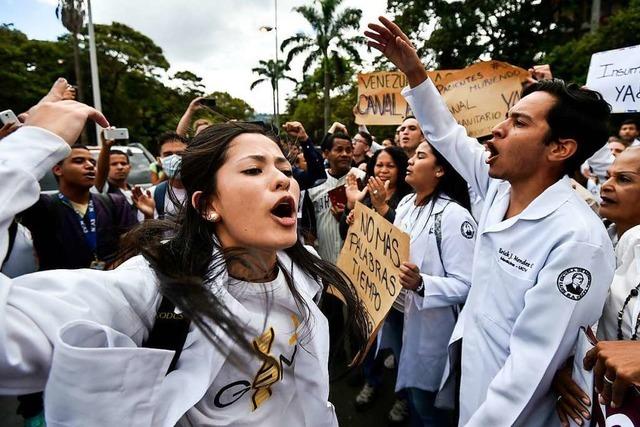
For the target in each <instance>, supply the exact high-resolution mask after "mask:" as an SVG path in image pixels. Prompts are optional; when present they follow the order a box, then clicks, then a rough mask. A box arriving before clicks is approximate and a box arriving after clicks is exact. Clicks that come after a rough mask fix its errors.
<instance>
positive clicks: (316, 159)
mask: <svg viewBox="0 0 640 427" xmlns="http://www.w3.org/2000/svg"><path fill="white" fill-rule="evenodd" d="M282 127H283V128H284V130H285V132H287V134H289V135H291V136H292V137H294V138H296V139H297V140H298V142H299V143H300V148H302V154H303V156H304V159H305V161H306V162H307V170H306V171H301V172H297V173H296V174H295V176H294V177H295V179H296V181H298V184H300V189H301V190H305V189H307V188H311V187H313V184H314V183H315V182H316V181H318V180H320V179H326V178H327V173H326V171H325V170H324V160H323V159H322V156H321V155H320V153H318V152H317V151H316V149H315V147H314V146H313V141H311V138H310V137H309V135H308V134H307V132H306V131H305V129H304V126H303V125H302V123H300V122H287V123H285V124H284V125H282Z"/></svg>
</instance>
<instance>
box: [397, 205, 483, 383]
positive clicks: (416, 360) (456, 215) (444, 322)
mask: <svg viewBox="0 0 640 427" xmlns="http://www.w3.org/2000/svg"><path fill="white" fill-rule="evenodd" d="M444 197H446V196H444ZM444 197H439V198H438V199H437V200H436V201H435V204H434V205H433V210H432V202H429V203H428V204H427V205H426V206H423V207H416V206H415V200H416V195H415V194H409V195H407V196H405V197H404V198H403V199H402V200H401V201H400V203H399V204H398V208H397V209H396V219H395V221H394V225H396V226H397V227H399V228H401V229H402V230H404V231H405V232H407V233H408V234H409V235H410V236H411V244H410V250H409V256H410V259H411V262H412V263H414V264H416V265H417V266H418V267H419V268H420V274H421V276H422V280H423V283H424V297H421V296H419V295H418V294H417V293H415V292H408V293H407V297H406V298H405V304H404V330H403V336H402V351H401V353H400V360H399V364H398V377H397V379H396V390H401V389H403V388H407V387H415V388H419V389H422V390H427V391H437V390H438V388H439V387H440V380H441V378H442V373H443V371H444V367H445V363H446V360H447V343H448V342H449V338H450V337H451V332H452V331H453V327H454V326H455V324H456V320H457V318H458V305H459V304H463V303H464V301H465V299H466V298H467V294H468V292H469V287H470V286H471V263H470V262H469V260H470V259H471V258H472V257H473V246H474V238H475V231H476V223H475V221H474V220H473V218H472V216H471V214H470V213H469V211H467V210H466V209H465V208H463V207H462V206H460V205H458V204H457V203H456V202H454V201H451V200H449V199H448V198H444ZM436 215H441V221H440V228H441V232H440V236H441V243H440V250H441V252H442V254H440V251H439V250H438V243H437V241H436V235H437V232H436V231H435V229H434V228H435V218H436Z"/></svg>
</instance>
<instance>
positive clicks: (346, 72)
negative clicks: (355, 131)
mask: <svg viewBox="0 0 640 427" xmlns="http://www.w3.org/2000/svg"><path fill="white" fill-rule="evenodd" d="M323 82H324V70H323V69H322V68H321V67H318V68H315V69H314V70H313V72H312V73H311V74H309V75H308V76H306V78H305V79H304V80H302V81H300V82H298V84H297V85H296V88H295V90H294V94H293V95H292V96H290V97H289V98H288V100H287V111H288V114H287V115H286V116H285V120H298V121H300V122H302V123H303V124H304V126H305V129H306V130H307V133H308V134H309V135H311V136H312V137H313V138H314V139H315V140H316V142H318V143H319V142H320V138H322V136H323V135H324V133H325V132H326V130H327V127H325V126H324V85H323ZM329 83H330V85H331V87H332V88H333V90H332V92H333V94H334V96H332V97H331V101H330V110H331V116H330V122H333V121H338V122H340V123H343V124H344V125H346V126H347V127H348V128H349V129H352V128H353V127H354V126H355V124H354V123H355V122H354V116H353V111H352V110H353V106H354V105H355V104H356V96H357V87H356V81H355V70H354V68H353V64H352V62H351V61H350V60H348V59H346V58H338V59H336V60H335V61H334V63H333V66H332V67H331V68H329Z"/></svg>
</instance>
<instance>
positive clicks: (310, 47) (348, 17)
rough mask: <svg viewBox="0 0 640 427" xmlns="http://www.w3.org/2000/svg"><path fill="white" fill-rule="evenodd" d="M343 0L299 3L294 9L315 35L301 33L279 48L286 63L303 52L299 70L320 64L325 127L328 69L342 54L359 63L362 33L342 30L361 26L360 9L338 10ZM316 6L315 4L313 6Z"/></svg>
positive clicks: (334, 65)
mask: <svg viewBox="0 0 640 427" xmlns="http://www.w3.org/2000/svg"><path fill="white" fill-rule="evenodd" d="M341 3H342V0H316V1H314V3H313V6H307V5H305V6H299V7H296V8H294V9H293V10H294V11H296V12H298V13H299V14H301V15H302V16H303V17H304V18H305V19H306V20H307V21H308V22H309V24H310V25H311V28H312V29H313V32H314V34H313V35H311V36H309V35H307V34H304V33H302V32H300V33H298V34H296V35H294V36H292V37H289V38H288V39H286V40H284V41H283V42H282V45H281V46H280V48H281V49H282V50H283V51H284V50H285V49H287V48H289V51H288V53H287V64H288V63H290V62H291V60H292V59H293V58H294V57H296V56H298V55H301V54H303V53H306V54H307V56H306V58H305V61H304V64H303V67H302V72H303V73H305V74H306V73H307V71H308V70H309V69H310V68H311V66H312V65H318V64H319V65H320V68H321V69H322V72H323V81H322V87H323V96H322V99H323V118H324V128H325V129H326V128H327V127H328V126H329V121H330V115H331V101H330V94H331V89H332V88H333V87H332V86H331V78H330V72H331V71H330V69H331V68H334V67H336V66H337V65H338V64H339V63H340V62H341V58H343V57H344V56H345V55H344V54H345V53H346V54H347V55H348V56H349V57H350V58H351V60H352V61H354V62H355V63H357V64H359V63H360V55H359V54H358V51H357V49H356V46H357V45H359V44H363V43H364V38H363V37H362V36H354V37H346V36H345V33H347V32H348V31H350V30H358V29H359V28H360V19H361V17H362V11H361V10H358V9H353V8H346V9H344V10H342V11H338V8H339V6H340V5H341ZM316 6H318V7H316Z"/></svg>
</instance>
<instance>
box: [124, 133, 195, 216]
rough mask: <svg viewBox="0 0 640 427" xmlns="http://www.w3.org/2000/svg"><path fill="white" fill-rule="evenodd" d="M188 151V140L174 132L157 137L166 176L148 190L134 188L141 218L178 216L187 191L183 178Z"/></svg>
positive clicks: (134, 198)
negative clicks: (184, 154) (181, 169)
mask: <svg viewBox="0 0 640 427" xmlns="http://www.w3.org/2000/svg"><path fill="white" fill-rule="evenodd" d="M186 148H187V140H186V139H185V138H184V137H182V136H180V135H178V134H177V133H175V132H167V133H164V134H162V135H160V137H158V152H159V154H160V156H159V158H158V160H159V162H160V164H161V165H162V171H163V172H164V174H165V176H166V177H167V180H166V181H162V182H161V183H159V184H158V185H155V186H153V187H151V188H149V189H148V190H146V191H143V190H142V189H140V188H138V187H136V188H134V189H133V201H134V203H135V204H136V206H137V207H138V219H139V220H140V221H142V220H143V219H150V218H161V219H162V218H164V217H165V216H171V217H175V216H176V215H177V213H178V211H179V210H180V207H181V206H182V205H183V204H184V200H185V197H186V192H185V190H184V186H183V185H182V180H181V178H180V167H181V165H182V157H181V156H182V153H183V152H184V150H185V149H186Z"/></svg>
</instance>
